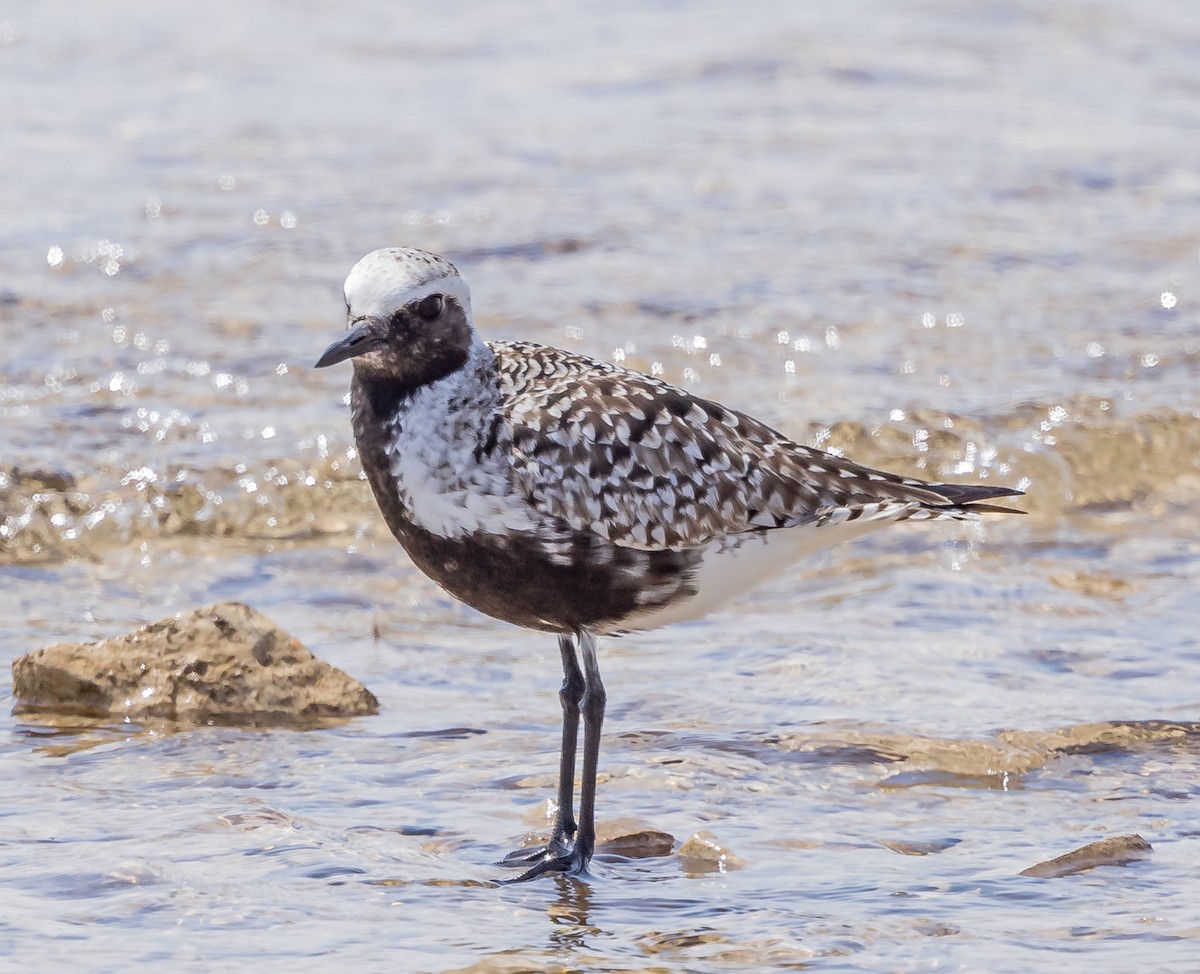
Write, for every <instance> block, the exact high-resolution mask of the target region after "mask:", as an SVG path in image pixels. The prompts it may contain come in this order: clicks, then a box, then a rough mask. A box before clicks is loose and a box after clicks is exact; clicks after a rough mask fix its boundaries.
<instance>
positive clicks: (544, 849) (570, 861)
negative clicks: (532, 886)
mask: <svg viewBox="0 0 1200 974" xmlns="http://www.w3.org/2000/svg"><path fill="white" fill-rule="evenodd" d="M591 858H592V857H591V854H590V853H588V852H585V851H584V849H583V848H582V847H581V845H580V843H578V842H572V841H571V839H570V838H568V837H567V836H565V835H558V836H551V838H550V841H549V842H547V843H546V844H545V845H541V846H534V847H532V848H529V849H518V850H516V851H515V852H510V853H509V854H508V855H507V856H505V857H504V858H503V859H501V860H500V862H499V863H498V865H501V866H512V867H514V868H521V867H525V871H524V872H523V873H521V875H520V876H517V877H515V878H513V879H509V880H505V882H508V883H523V882H525V881H526V880H530V879H536V878H537V877H538V876H542V875H544V874H545V873H567V874H569V875H572V876H574V875H578V874H579V873H582V872H584V871H585V870H586V869H587V864H588V861H589V860H590V859H591Z"/></svg>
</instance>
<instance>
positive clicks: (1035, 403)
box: [0, 0, 1200, 972]
mask: <svg viewBox="0 0 1200 974" xmlns="http://www.w3.org/2000/svg"><path fill="white" fill-rule="evenodd" d="M1198 52H1200V27H1198V26H1197V22H1196V20H1195V17H1194V15H1193V11H1192V9H1191V7H1190V6H1189V5H1187V4H1184V3H1178V2H1171V0H1155V2H1152V3H1144V4H1139V5H1129V4H1120V3H1115V2H1108V3H1105V2H1093V3H1082V2H1076V3H1066V4H1058V5H1055V6H1053V7H1046V6H1045V5H1041V4H1032V3H1027V4H979V5H974V6H971V7H969V8H966V7H963V6H962V5H960V4H952V3H943V2H929V3H923V4H921V5H919V6H915V7H912V6H910V7H906V8H905V9H904V10H899V9H894V8H892V7H889V6H888V5H885V4H879V3H869V2H854V3H848V4H843V5H841V6H840V7H838V9H836V10H832V9H824V8H820V9H818V7H817V6H814V5H802V4H786V3H767V4H762V5H759V6H758V7H756V8H755V9H754V14H753V16H748V15H747V13H746V10H745V8H738V7H734V6H732V5H725V4H719V3H704V2H701V3H694V4H688V5H678V4H669V3H660V4H633V3H618V4H616V5H612V4H609V5H607V6H605V7H603V8H596V9H595V10H582V9H574V8H569V7H566V6H563V5H560V4H554V3H541V4H516V3H498V4H490V5H483V4H469V3H457V4H450V5H443V6H442V7H440V8H437V9H436V10H435V9H433V8H422V7H418V6H411V5H401V6H397V5H395V4H385V3H377V2H361V3H355V4H351V5H349V6H347V5H344V4H343V5H338V6H336V7H329V8H322V7H320V6H317V5H305V6H304V7H302V8H296V7H295V6H294V5H293V6H289V5H284V4H278V3H268V4H260V5H257V6H254V7H252V8H251V7H245V6H243V5H238V4H234V3H230V2H225V0H218V2H216V3H214V4H208V5H205V6H203V7H192V8H188V9H176V8H170V9H168V8H166V7H160V6H156V5H152V4H146V3H133V4H130V3H125V4H115V3H109V2H101V3H97V4H92V5H90V6H88V7H86V8H79V9H76V8H74V7H72V8H71V10H70V16H67V15H66V7H64V6H63V5H61V4H54V3H49V4H42V5H36V6H29V7H28V8H20V9H17V8H13V9H12V10H11V11H10V12H8V13H5V14H3V15H0V85H2V86H3V90H4V91H5V92H6V93H7V96H8V97H7V99H6V109H7V110H6V124H5V137H4V145H5V149H4V151H5V160H6V163H7V164H6V167H5V173H6V177H5V179H4V180H3V181H2V182H0V213H2V214H3V216H2V217H0V220H2V221H3V223H2V224H0V225H2V226H3V229H4V232H3V233H2V234H0V261H2V264H0V266H3V267H4V269H5V270H4V275H3V278H2V279H0V339H2V340H3V344H4V355H3V356H2V357H0V376H2V378H3V382H2V383H0V579H2V580H3V581H2V583H0V647H2V650H3V655H4V659H5V661H8V660H11V659H13V658H15V657H17V656H18V655H20V654H22V653H25V652H28V651H29V650H31V649H34V648H37V647H39V646H43V645H47V644H50V643H53V642H57V641H62V640H70V641H82V640H90V639H95V638H98V637H101V636H104V635H110V634H113V633H118V632H124V631H127V630H129V629H131V628H133V627H134V626H136V625H138V624H140V623H143V622H149V621H153V620H155V619H157V618H160V617H162V616H163V615H164V614H166V613H169V612H174V611H186V610H189V609H191V608H193V607H195V606H197V605H201V604H205V603H208V602H212V601H215V600H218V599H231V598H235V599H241V600H244V601H247V602H249V603H251V604H252V605H254V606H255V607H256V608H258V609H260V610H262V611H264V612H266V613H267V614H269V615H270V616H271V617H272V618H274V619H275V620H276V621H277V622H278V623H279V624H281V625H282V626H283V627H284V628H285V629H287V630H288V631H289V632H291V633H292V634H293V635H295V636H297V637H298V638H300V639H301V640H302V641H304V642H305V643H306V644H307V645H309V646H310V647H311V648H312V649H313V650H314V651H316V652H317V653H319V654H320V655H322V656H323V657H324V658H326V659H328V660H330V661H331V662H333V663H335V664H337V665H339V666H341V667H343V668H344V669H346V670H348V671H349V672H350V673H352V674H353V675H355V676H357V677H359V678H360V679H362V680H364V681H365V682H366V683H367V684H368V686H370V687H371V688H372V690H373V691H374V692H375V693H376V694H377V695H378V696H379V697H380V700H381V703H382V713H381V714H380V715H379V716H378V717H376V718H370V719H363V720H359V721H354V722H352V723H348V724H346V725H344V726H341V727H337V728H330V729H324V730H319V731H311V732H306V733H301V732H293V731H271V732H265V731H252V730H237V729H229V728H191V729H188V728H177V727H170V726H162V725H156V726H139V725H133V724H124V725H123V724H120V723H115V724H105V723H101V724H95V723H90V724H88V723H79V722H73V723H54V722H49V723H48V722H45V721H35V720H33V719H31V718H26V717H20V716H6V717H5V718H3V720H4V726H3V729H2V733H0V741H3V744H2V745H0V762H2V763H3V765H4V769H5V771H4V776H3V780H4V781H6V782H8V787H7V788H5V789H4V794H3V795H0V822H2V823H3V824H2V826H0V852H2V854H3V857H4V863H3V867H2V872H0V875H2V876H3V882H2V883H0V903H2V904H3V909H0V956H4V957H8V958H12V959H13V960H14V961H17V962H20V963H21V964H22V966H23V967H25V968H27V969H30V970H35V969H36V970H39V971H47V972H51V971H57V970H67V969H70V970H77V969H78V966H79V963H80V958H86V959H87V966H88V969H89V970H96V971H101V970H117V969H120V970H127V969H130V968H131V967H134V966H137V965H144V966H151V965H153V966H163V965H167V964H170V965H171V967H172V968H173V969H175V970H180V971H189V970H196V971H205V970H212V969H215V968H218V967H228V968H237V967H245V966H249V965H251V964H253V965H254V966H255V967H256V968H261V969H267V970H284V969H288V970H321V969H331V968H332V967H334V966H337V967H338V968H339V969H340V968H342V967H344V966H345V965H348V964H357V965H360V966H361V967H362V968H363V969H364V970H384V969H387V970H405V971H409V970H411V971H439V972H440V971H463V970H470V971H476V972H515V971H543V970H562V971H573V970H588V971H670V972H674V971H681V972H682V971H746V970H787V969H798V968H802V967H810V968H812V969H819V970H846V971H898V970H926V969H929V968H932V967H933V966H934V965H935V964H936V965H937V966H939V967H942V968H946V969H963V970H983V969H986V970H993V971H1022V972H1024V971H1030V970H1054V971H1061V970H1095V969H1097V967H1098V966H1100V967H1101V968H1104V969H1113V970H1129V969H1149V970H1163V971H1166V970H1180V971H1182V970H1191V969H1194V967H1195V960H1194V958H1195V956H1196V938H1197V936H1198V935H1200V907H1197V906H1196V904H1197V903H1198V902H1200V887H1198V885H1197V878H1196V877H1197V875H1200V874H1198V873H1197V870H1196V868H1195V867H1196V862H1197V848H1198V846H1197V837H1196V836H1197V832H1196V828H1195V820H1194V819H1193V818H1192V816H1193V815H1194V814H1195V806H1193V805H1192V804H1191V803H1192V802H1193V801H1195V800H1197V796H1198V790H1197V785H1196V779H1197V763H1198V757H1197V755H1198V746H1197V736H1196V732H1195V728H1194V725H1192V724H1191V723H1189V722H1190V721H1191V720H1193V719H1195V718H1196V717H1197V710H1198V708H1197V704H1198V699H1197V690H1196V688H1197V687H1198V686H1200V652H1198V651H1197V641H1196V632H1197V623H1198V621H1200V619H1198V616H1197V610H1196V602H1195V592H1196V588H1197V583H1198V582H1200V542H1198V541H1197V539H1198V538H1200V524H1198V515H1197V506H1196V503H1195V498H1196V496H1197V490H1198V489H1200V469H1198V467H1200V423H1198V417H1197V411H1198V410H1200V401H1198V398H1197V391H1196V390H1197V388H1198V382H1197V380H1198V377H1200V323H1198V321H1197V317H1196V312H1195V308H1196V299H1197V288H1196V282H1197V270H1198V261H1200V233H1198V231H1197V228H1196V222H1195V216H1194V215H1195V213H1196V211H1197V206H1198V204H1200V176H1198V175H1197V174H1198V173H1200V151H1198V149H1197V147H1198V146H1200V121H1198V116H1197V113H1196V109H1195V106H1196V104H1197V98H1198V96H1200V86H1198V85H1197V82H1196V73H1195V69H1194V65H1195V63H1196V57H1197V54H1198ZM400 244H403V245H412V246H421V247H426V248H430V249H434V250H438V251H441V252H444V253H446V254H447V255H448V256H450V257H451V259H453V260H455V261H456V262H457V264H458V265H459V267H460V269H461V270H462V272H463V274H464V276H465V277H466V278H467V280H468V281H469V283H470V284H471V287H472V290H473V295H474V305H475V308H476V313H477V317H478V324H479V326H480V328H481V329H482V330H483V331H484V332H485V333H486V334H487V336H489V337H496V338H513V337H522V338H529V339H534V340H538V341H543V342H547V343H552V344H557V345H561V346H563V347H567V348H571V349H575V350H579V351H582V352H585V353H588V354H591V355H595V356H597V357H599V358H601V359H605V360H608V361H622V362H624V363H625V364H627V365H631V366H633V367H635V368H639V369H643V370H645V371H652V372H654V373H656V374H661V375H663V376H664V377H665V378H667V379H668V380H669V381H672V382H677V383H682V384H684V385H687V386H689V387H691V388H694V389H696V390H697V391H699V392H701V393H702V394H704V395H706V396H709V397H712V398H715V399H718V400H721V401H724V402H727V403H729V404H730V405H733V406H736V407H739V408H742V409H745V410H747V411H749V412H751V413H753V414H755V415H758V416H760V417H761V418H763V419H764V420H766V421H768V422H770V423H772V424H774V425H776V426H778V427H780V428H782V429H784V430H786V431H788V432H789V433H791V434H792V435H794V436H795V437H796V438H798V439H800V440H802V441H804V442H809V443H813V444H817V445H821V446H823V447H825V448H832V449H837V450H842V451H845V452H847V453H848V454H850V455H852V456H854V457H855V458H856V459H860V460H862V461H864V462H868V463H872V464H878V465H885V466H889V467H891V468H892V469H897V470H902V471H906V472H912V473H916V474H921V475H925V476H930V477H942V478H947V479H949V478H959V479H962V480H967V481H971V480H977V479H986V480H988V481H991V482H996V483H1005V484H1013V485H1018V486H1022V487H1024V488H1025V489H1027V490H1028V491H1029V495H1028V498H1027V500H1028V504H1027V507H1028V509H1029V511H1030V514H1029V516H1028V517H1025V518H1021V519H1016V518H1009V519H1004V520H1002V521H993V522H989V523H988V524H986V525H985V526H982V527H977V528H965V529H963V530H956V529H953V528H946V527H944V526H930V525H912V526H907V527H903V528H897V529H895V530H893V531H891V532H887V533H883V534H880V535H876V536H874V537H872V538H869V539H866V540H864V541H862V542H859V543H857V544H856V545H855V546H853V547H847V548H845V549H843V550H838V551H834V552H830V553H828V554H826V555H824V556H822V557H821V558H820V559H817V560H814V561H812V562H808V563H805V564H801V565H798V566H796V567H795V569H793V570H792V571H790V572H789V573H788V574H787V576H786V577H783V578H780V579H779V580H777V581H776V582H775V583H774V584H772V585H771V586H769V587H767V588H764V589H763V590H760V591H759V592H757V593H755V594H754V595H752V596H751V597H749V598H747V599H745V600H743V601H742V602H741V603H739V604H737V605H736V606H734V607H732V608H731V609H730V610H729V611H728V612H725V613H723V614H721V615H718V616H714V617H712V618H710V619H707V620H704V621H703V622H700V623H696V624H692V625H685V626H678V627H675V628H672V629H667V630H664V631H661V632H657V633H649V634H642V635H638V636H633V637H627V638H624V639H621V640H610V641H607V642H606V644H605V648H604V653H603V658H602V666H603V669H604V673H605V676H606V680H607V684H608V688H609V703H610V710H609V717H608V722H607V724H606V728H605V730H606V736H605V741H604V749H603V752H602V772H603V779H602V782H601V790H600V816H601V818H602V819H603V820H611V819H616V818H620V817H636V818H638V819H641V820H643V821H644V822H646V823H648V824H649V825H652V826H654V827H656V828H660V829H663V830H666V831H668V832H670V833H671V834H673V835H675V836H676V837H677V838H678V839H679V840H680V841H682V840H683V839H685V838H687V837H688V836H689V835H691V834H692V833H694V832H696V831H698V830H701V829H707V830H709V831H710V832H712V833H713V834H714V835H715V836H716V837H717V839H718V840H719V841H720V842H721V843H723V844H724V845H725V846H726V847H727V848H728V849H729V850H731V851H732V852H733V853H735V854H736V855H737V856H738V857H740V858H741V859H742V860H744V865H743V866H741V867H740V868H738V869H732V870H727V871H724V872H722V871H705V870H703V869H699V868H697V867H696V866H695V864H694V863H689V862H687V861H683V860H681V859H679V858H678V857H675V856H672V857H663V858H641V859H628V860H620V859H613V858H611V857H609V858H604V857H602V858H601V859H600V860H599V861H598V862H597V864H596V867H595V870H594V873H595V875H594V876H592V877H589V878H586V879H582V880H569V879H547V880H546V881H544V882H538V883H533V884H528V885H525V886H521V887H497V886H495V885H494V881H495V880H496V879H497V878H499V877H500V876H501V871H500V870H498V869H497V868H496V867H495V866H493V863H494V861H495V860H496V859H498V858H499V857H501V856H502V855H503V854H504V853H506V852H507V851H509V850H510V849H511V848H513V847H514V846H515V845H516V844H518V843H519V842H520V841H521V839H522V838H523V836H524V834H525V833H526V832H527V831H529V830H531V829H537V828H539V827H542V826H544V824H545V822H546V816H547V804H546V802H547V799H548V798H549V797H550V796H551V795H552V793H553V788H554V769H555V761H556V750H557V719H558V703H557V700H556V697H555V692H554V691H555V689H556V687H557V682H558V670H557V653H556V651H555V646H554V642H553V640H552V639H550V638H548V637H546V636H537V635H531V634H527V633H523V632H520V631H518V630H515V629H512V628H509V627H506V626H503V625H501V624H499V623H495V622H492V621H489V620H487V619H484V618H482V617H480V616H478V615H476V614H474V613H472V612H471V611H469V610H467V609H465V608H462V607H460V606H457V605H456V604H454V603H452V602H451V601H450V600H449V599H448V598H447V597H446V596H444V595H443V594H442V593H441V592H440V591H439V590H438V589H437V588H436V587H435V586H433V585H432V584H431V583H430V582H429V581H427V580H426V579H424V578H423V577H422V576H420V575H419V573H417V572H416V571H415V570H414V569H413V568H412V567H411V566H410V565H409V563H408V562H407V560H406V559H405V558H404V556H403V553H402V552H401V551H400V550H399V549H398V548H397V547H396V545H395V544H394V542H392V541H391V539H390V537H389V536H388V535H387V533H386V530H385V529H383V528H382V526H381V525H380V523H379V520H378V516H377V514H376V513H375V511H374V508H373V504H372V502H371V500H370V497H369V494H368V492H367V490H366V488H365V485H364V484H363V483H362V481H361V480H360V478H359V472H358V467H357V462H356V459H355V456H354V452H353V449H352V441H351V438H350V433H349V424H348V418H347V416H346V410H345V407H344V395H345V387H346V383H347V381H348V376H347V374H346V370H344V369H343V370H324V371H321V372H314V371H312V370H311V369H310V365H311V363H312V361H314V360H315V358H316V357H317V355H319V353H320V351H321V350H322V349H323V348H324V347H325V345H326V344H327V343H328V342H329V341H330V340H331V339H332V338H333V337H335V336H336V335H337V334H338V333H339V332H340V330H341V328H342V326H343V322H342V320H341V319H342V316H343V308H342V299H341V293H340V287H341V281H342V279H343V278H344V276H345V273H346V271H347V270H348V269H349V267H350V266H351V265H352V264H353V262H354V261H355V260H357V259H358V257H360V256H361V255H362V254H363V253H365V252H367V251H369V250H372V249H374V248H376V247H379V246H388V245H400ZM6 671H7V668H5V672H6ZM4 709H5V711H7V709H8V708H7V707H6V708H4ZM1122 833H1138V834H1140V835H1142V836H1143V837H1144V838H1145V839H1147V840H1148V841H1149V842H1150V843H1151V844H1152V845H1153V847H1154V851H1153V853H1152V854H1151V855H1150V856H1149V857H1148V858H1146V859H1144V860H1141V861H1139V862H1137V863H1133V864H1131V865H1129V866H1126V867H1107V868H1103V869H1097V870H1094V871H1092V872H1088V873H1083V874H1080V875H1077V876H1073V877H1064V878H1061V879H1056V880H1039V879H1033V878H1029V877H1022V876H1019V875H1018V874H1019V873H1020V872H1021V870H1023V869H1025V868H1026V867H1028V866H1030V865H1032V864H1033V863H1035V862H1038V861H1040V860H1043V859H1047V858H1050V857H1052V856H1055V855H1059V854H1061V853H1064V852H1067V851H1068V850H1070V849H1072V848H1075V847H1077V846H1080V845H1083V844H1084V843H1086V842H1089V841H1093V840H1095V839H1099V838H1103V837H1105V836H1108V835H1116V834H1122Z"/></svg>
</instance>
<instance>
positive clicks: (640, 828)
mask: <svg viewBox="0 0 1200 974" xmlns="http://www.w3.org/2000/svg"><path fill="white" fill-rule="evenodd" d="M673 848H675V837H674V836H673V835H671V834H670V833H668V832H664V831H662V830H661V829H656V828H655V827H654V826H652V825H647V824H646V823H645V822H642V821H639V820H638V819H636V818H615V819H611V820H610V821H607V822H598V823H596V849H597V851H599V852H607V853H611V854H612V855H616V856H624V857H625V858H626V859H650V858H654V857H656V856H666V855H670V853H671V850H672V849H673Z"/></svg>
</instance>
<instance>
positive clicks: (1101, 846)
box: [1021, 835, 1152, 879]
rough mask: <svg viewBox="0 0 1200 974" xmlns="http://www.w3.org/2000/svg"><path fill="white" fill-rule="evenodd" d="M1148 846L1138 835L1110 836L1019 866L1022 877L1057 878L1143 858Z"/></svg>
mask: <svg viewBox="0 0 1200 974" xmlns="http://www.w3.org/2000/svg"><path fill="white" fill-rule="evenodd" d="M1151 850H1152V846H1151V845H1150V843H1149V842H1147V841H1146V840H1145V839H1143V838H1142V837H1141V836H1140V835H1113V836H1109V837H1108V838H1107V839H1100V840H1099V841H1098V842H1089V843H1088V844H1087V845H1085V846H1080V847H1079V848H1078V849H1074V850H1072V851H1071V852H1068V853H1066V854H1064V855H1061V856H1057V857H1055V858H1054V859H1047V860H1046V861H1045V862H1039V863H1037V864H1036V865H1033V866H1030V867H1029V868H1028V869H1022V870H1021V875H1022V876H1035V877H1037V878H1038V879H1057V878H1058V877H1059V876H1071V875H1074V874H1075V873H1081V872H1085V871H1087V870H1088V869H1095V868H1096V867H1097V866H1124V865H1127V864H1128V863H1130V862H1133V861H1134V860H1135V859H1144V858H1145V857H1146V856H1148V855H1149V854H1150V852H1151Z"/></svg>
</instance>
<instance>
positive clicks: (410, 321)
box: [314, 291, 472, 389]
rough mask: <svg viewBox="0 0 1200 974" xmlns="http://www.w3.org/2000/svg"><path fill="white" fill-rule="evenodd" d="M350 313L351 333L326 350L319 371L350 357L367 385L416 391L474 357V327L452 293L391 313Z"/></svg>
mask: <svg viewBox="0 0 1200 974" xmlns="http://www.w3.org/2000/svg"><path fill="white" fill-rule="evenodd" d="M349 314H350V318H349V326H350V327H349V331H347V332H346V334H345V335H343V336H342V337H341V338H339V339H338V340H337V341H336V342H334V343H333V344H332V345H330V346H329V347H328V348H327V349H325V351H324V353H323V354H322V355H321V357H320V358H319V359H317V362H316V365H315V366H314V367H315V368H318V369H320V368H324V367H325V366H327V365H336V364H337V363H338V362H345V361H346V360H347V359H352V360H353V362H354V371H355V375H356V376H358V378H359V379H360V380H361V381H363V382H364V383H386V384H389V385H392V386H403V387H406V388H409V389H415V388H417V387H419V386H422V385H425V384H427V383H429V382H434V381H436V380H438V379H440V378H442V377H444V376H446V375H449V374H450V373H451V372H453V371H455V370H456V369H458V368H461V367H462V365H463V363H464V362H466V360H467V356H468V355H469V354H470V350H471V338H472V335H471V325H470V322H469V321H468V320H467V315H466V312H465V311H464V309H463V307H462V305H461V303H460V302H459V300H458V298H457V297H456V296H454V295H452V294H444V293H441V292H437V291H435V292H433V293H430V294H425V295H423V296H422V297H419V298H414V299H413V300H412V301H409V302H407V303H405V304H404V305H402V306H401V307H399V308H397V309H396V310H395V311H393V312H392V313H391V314H390V315H361V316H355V315H354V311H353V309H350V312H349Z"/></svg>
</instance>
